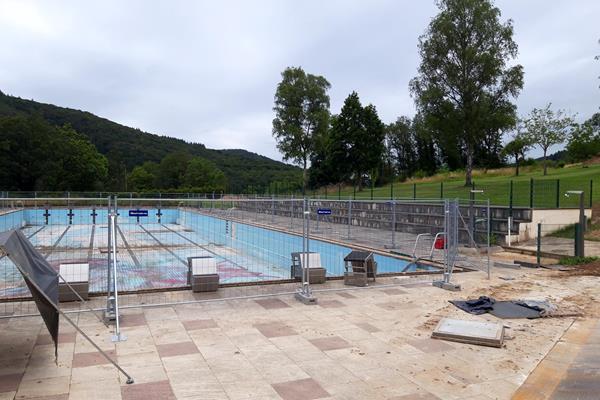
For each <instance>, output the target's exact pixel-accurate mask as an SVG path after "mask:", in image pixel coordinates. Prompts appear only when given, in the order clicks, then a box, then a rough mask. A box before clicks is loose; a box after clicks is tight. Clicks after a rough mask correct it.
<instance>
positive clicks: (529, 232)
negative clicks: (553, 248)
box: [506, 208, 592, 244]
mask: <svg viewBox="0 0 600 400" xmlns="http://www.w3.org/2000/svg"><path fill="white" fill-rule="evenodd" d="M585 216H586V217H587V218H591V217H592V209H591V208H587V209H585ZM577 222H579V209H571V208H569V209H561V208H559V209H552V210H532V214H531V222H527V223H521V224H519V236H518V237H516V236H515V235H513V236H512V238H511V242H512V243H513V244H514V243H516V242H517V241H519V242H524V241H527V240H531V239H536V238H537V224H538V223H540V224H542V236H546V235H547V234H549V233H551V232H554V231H557V230H559V229H561V228H563V227H565V226H567V225H572V224H575V223H577ZM506 240H507V244H508V238H507V239H506Z"/></svg>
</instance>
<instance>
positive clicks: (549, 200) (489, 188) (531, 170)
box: [314, 164, 600, 208]
mask: <svg viewBox="0 0 600 400" xmlns="http://www.w3.org/2000/svg"><path fill="white" fill-rule="evenodd" d="M514 171H515V170H514V168H512V167H511V168H499V169H491V170H475V171H474V173H473V180H474V182H475V189H476V190H483V193H477V194H475V198H476V199H477V200H487V199H490V203H491V204H492V205H502V206H508V205H509V202H510V186H511V181H512V192H513V202H512V204H513V206H515V207H519V206H522V207H527V206H529V204H530V200H531V197H533V205H534V207H538V208H544V207H548V208H554V207H556V206H557V205H558V206H559V207H577V206H578V204H579V203H578V201H579V200H578V199H577V198H576V197H577V196H570V197H565V192H566V191H568V190H583V191H584V192H585V204H586V207H587V206H589V193H590V181H593V183H592V196H593V198H592V199H593V202H594V203H596V202H600V164H594V165H583V164H572V165H567V166H565V167H563V168H548V175H546V176H543V170H542V167H541V166H528V167H523V168H522V169H521V173H520V175H519V176H518V177H516V176H514ZM532 178H533V196H532V194H531V190H530V189H531V179H532ZM392 186H393V187H392ZM338 190H339V196H340V198H342V199H348V198H352V197H354V196H355V197H356V199H370V198H371V195H372V196H373V198H379V199H381V198H387V199H389V198H391V196H392V194H393V197H394V198H413V197H416V198H417V199H439V198H442V197H443V198H461V199H468V198H469V195H470V190H471V188H470V187H465V186H464V171H454V172H444V173H439V174H437V175H434V176H430V177H427V178H420V179H409V180H407V181H405V182H394V184H393V185H392V184H388V185H385V186H381V187H376V188H374V189H373V190H372V191H371V188H363V190H362V191H356V195H354V189H353V188H352V187H351V186H345V187H341V188H338V186H337V185H333V186H329V187H327V188H321V189H320V190H318V191H315V192H314V194H315V195H316V194H318V195H321V196H325V195H327V197H328V198H338ZM371 192H372V194H371ZM415 195H416V196H415Z"/></svg>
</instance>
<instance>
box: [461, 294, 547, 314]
mask: <svg viewBox="0 0 600 400" xmlns="http://www.w3.org/2000/svg"><path fill="white" fill-rule="evenodd" d="M450 303H452V304H454V305H455V306H456V307H458V308H460V309H461V310H463V311H466V312H468V313H469V314H474V315H481V314H485V313H490V314H492V315H494V316H496V317H498V318H503V319H512V318H528V319H534V318H540V316H541V310H542V308H541V307H540V304H543V303H542V302H535V303H534V302H529V303H528V302H527V301H496V300H495V299H493V298H491V297H487V296H480V297H479V298H478V299H475V300H450Z"/></svg>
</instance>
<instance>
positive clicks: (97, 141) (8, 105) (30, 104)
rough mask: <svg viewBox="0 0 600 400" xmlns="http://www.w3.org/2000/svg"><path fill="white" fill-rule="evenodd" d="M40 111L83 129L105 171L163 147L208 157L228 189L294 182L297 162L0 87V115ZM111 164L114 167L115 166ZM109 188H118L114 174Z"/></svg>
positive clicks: (160, 153)
mask: <svg viewBox="0 0 600 400" xmlns="http://www.w3.org/2000/svg"><path fill="white" fill-rule="evenodd" d="M34 114H37V115H40V116H41V117H42V118H43V119H45V120H46V121H48V122H49V123H51V124H53V125H58V126H62V125H64V124H70V125H71V126H72V127H73V128H74V129H75V130H76V131H77V132H79V133H82V134H84V135H85V136H87V137H88V138H89V140H90V141H91V142H92V143H93V144H94V146H96V148H97V149H98V151H99V152H100V153H102V154H104V155H105V156H106V157H107V158H108V160H109V168H112V171H110V174H111V176H113V177H114V176H115V175H125V171H118V170H119V169H121V170H124V169H126V170H127V171H131V170H132V169H133V167H135V166H137V165H140V164H142V163H144V162H145V161H153V162H160V161H161V160H162V159H163V157H165V156H166V155H167V154H169V153H173V152H181V151H185V152H188V153H190V154H191V155H193V156H199V157H203V158H206V159H208V160H210V161H212V162H213V163H214V164H215V165H216V166H217V167H218V168H219V169H220V170H221V171H223V172H224V173H225V175H226V176H227V179H228V191H229V192H240V191H243V190H246V188H247V187H249V186H250V187H261V188H264V187H266V186H268V185H269V183H271V182H281V183H287V184H292V185H293V184H295V183H297V182H300V180H301V170H300V169H299V168H297V167H294V166H291V165H288V164H285V163H282V162H279V161H275V160H272V159H270V158H268V157H264V156H261V155H258V154H255V153H251V152H249V151H246V150H241V149H231V150H213V149H207V148H206V147H205V146H204V145H202V144H199V143H188V142H185V141H184V140H181V139H176V138H173V137H168V136H159V135H155V134H151V133H147V132H143V131H141V130H139V129H134V128H130V127H127V126H123V125H120V124H118V123H115V122H113V121H110V120H108V119H106V118H101V117H98V116H96V115H94V114H92V113H89V112H86V111H80V110H75V109H71V108H65V107H58V106H55V105H52V104H44V103H39V102H36V101H33V100H25V99H21V98H19V97H14V96H9V95H6V94H4V93H2V92H0V117H4V116H14V115H34ZM115 170H117V171H118V172H117V171H115ZM113 182H114V183H113V184H112V186H113V187H111V188H110V189H112V190H124V189H125V188H124V187H122V186H123V183H120V180H119V179H116V180H114V181H113ZM115 186H116V187H115Z"/></svg>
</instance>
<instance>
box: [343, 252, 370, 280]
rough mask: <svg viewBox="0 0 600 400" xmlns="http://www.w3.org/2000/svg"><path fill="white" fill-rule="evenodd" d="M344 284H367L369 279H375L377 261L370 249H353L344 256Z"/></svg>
mask: <svg viewBox="0 0 600 400" xmlns="http://www.w3.org/2000/svg"><path fill="white" fill-rule="evenodd" d="M344 268H345V272H344V284H346V285H350V286H367V285H368V279H369V278H370V279H372V280H373V281H375V278H376V276H377V262H376V261H375V258H374V256H373V253H371V252H369V251H357V250H353V251H352V252H350V253H349V254H348V255H347V256H346V257H344Z"/></svg>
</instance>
